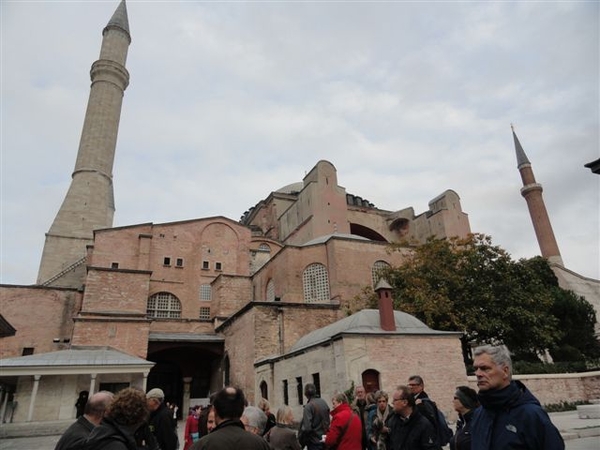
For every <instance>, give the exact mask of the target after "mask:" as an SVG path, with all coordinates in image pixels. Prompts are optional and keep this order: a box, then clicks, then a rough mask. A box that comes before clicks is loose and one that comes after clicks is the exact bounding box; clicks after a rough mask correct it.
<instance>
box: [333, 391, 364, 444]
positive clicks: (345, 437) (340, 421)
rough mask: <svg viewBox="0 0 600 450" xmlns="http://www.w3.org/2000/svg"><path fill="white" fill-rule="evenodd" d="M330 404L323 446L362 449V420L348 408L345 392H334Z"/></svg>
mask: <svg viewBox="0 0 600 450" xmlns="http://www.w3.org/2000/svg"><path fill="white" fill-rule="evenodd" d="M331 405H332V406H333V409H332V410H331V425H330V426H329V431H328V432H327V436H326V437H325V447H326V448H333V449H336V450H362V449H363V427H362V422H361V420H360V417H359V416H358V414H356V412H355V411H353V410H352V408H350V405H349V404H348V398H347V397H346V394H344V393H339V394H335V395H334V396H333V398H332V399H331Z"/></svg>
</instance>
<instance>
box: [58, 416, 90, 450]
mask: <svg viewBox="0 0 600 450" xmlns="http://www.w3.org/2000/svg"><path fill="white" fill-rule="evenodd" d="M93 429H94V424H93V423H92V422H90V421H89V420H87V419H86V418H85V416H80V417H79V418H78V419H77V420H76V421H75V422H73V423H72V424H71V425H70V426H69V428H67V429H66V430H65V432H64V433H63V435H62V436H61V437H60V439H59V440H58V442H57V443H56V447H54V450H81V449H83V448H84V447H83V445H84V444H85V441H86V440H87V438H88V436H89V435H90V433H91V431H92V430H93Z"/></svg>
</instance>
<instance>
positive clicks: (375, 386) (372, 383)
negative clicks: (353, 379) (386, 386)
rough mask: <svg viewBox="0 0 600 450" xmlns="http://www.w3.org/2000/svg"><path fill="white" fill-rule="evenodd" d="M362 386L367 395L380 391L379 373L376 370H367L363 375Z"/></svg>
mask: <svg viewBox="0 0 600 450" xmlns="http://www.w3.org/2000/svg"><path fill="white" fill-rule="evenodd" d="M362 384H363V386H364V388H365V391H367V393H369V392H375V391H378V390H379V372H378V371H377V370H375V369H367V370H365V371H364V372H363V373H362Z"/></svg>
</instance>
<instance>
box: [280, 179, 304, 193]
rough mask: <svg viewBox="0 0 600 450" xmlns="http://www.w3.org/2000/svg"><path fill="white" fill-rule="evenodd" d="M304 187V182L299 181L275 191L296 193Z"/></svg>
mask: <svg viewBox="0 0 600 450" xmlns="http://www.w3.org/2000/svg"><path fill="white" fill-rule="evenodd" d="M302 189H304V182H303V181H298V182H297V183H292V184H288V185H286V186H283V187H282V188H279V189H277V190H276V191H275V192H279V193H280V194H296V193H298V192H300V191H301V190H302Z"/></svg>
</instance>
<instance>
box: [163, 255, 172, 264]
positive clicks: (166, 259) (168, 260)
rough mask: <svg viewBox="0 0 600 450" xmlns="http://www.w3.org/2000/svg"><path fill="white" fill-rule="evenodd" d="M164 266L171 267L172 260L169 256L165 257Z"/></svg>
mask: <svg viewBox="0 0 600 450" xmlns="http://www.w3.org/2000/svg"><path fill="white" fill-rule="evenodd" d="M163 265H164V266H170V265H171V258H169V257H168V256H165V258H164V259H163Z"/></svg>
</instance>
